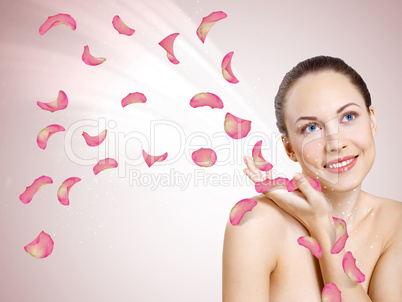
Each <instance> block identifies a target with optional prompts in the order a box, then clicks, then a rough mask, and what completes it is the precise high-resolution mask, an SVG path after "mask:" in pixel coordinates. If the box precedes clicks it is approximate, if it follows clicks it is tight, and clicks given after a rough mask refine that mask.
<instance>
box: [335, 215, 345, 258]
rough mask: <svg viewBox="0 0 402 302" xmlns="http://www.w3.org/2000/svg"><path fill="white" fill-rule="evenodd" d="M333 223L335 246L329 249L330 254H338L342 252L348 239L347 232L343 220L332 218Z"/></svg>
mask: <svg viewBox="0 0 402 302" xmlns="http://www.w3.org/2000/svg"><path fill="white" fill-rule="evenodd" d="M332 219H333V220H334V223H335V237H336V239H335V244H334V246H333V247H332V249H331V254H338V253H339V252H340V251H342V250H343V248H344V247H345V244H346V240H347V239H348V237H349V235H348V230H347V227H346V222H345V220H343V219H341V218H337V217H332Z"/></svg>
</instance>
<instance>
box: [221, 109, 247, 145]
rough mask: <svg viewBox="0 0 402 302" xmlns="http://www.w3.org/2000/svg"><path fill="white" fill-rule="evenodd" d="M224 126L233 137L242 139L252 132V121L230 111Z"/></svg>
mask: <svg viewBox="0 0 402 302" xmlns="http://www.w3.org/2000/svg"><path fill="white" fill-rule="evenodd" d="M224 128H225V132H226V133H227V134H228V135H229V136H230V137H231V138H234V139H240V138H243V137H246V136H247V134H248V133H249V132H250V129H251V121H248V120H243V119H241V118H238V117H236V116H234V115H233V114H230V113H229V112H228V113H226V116H225V122H224Z"/></svg>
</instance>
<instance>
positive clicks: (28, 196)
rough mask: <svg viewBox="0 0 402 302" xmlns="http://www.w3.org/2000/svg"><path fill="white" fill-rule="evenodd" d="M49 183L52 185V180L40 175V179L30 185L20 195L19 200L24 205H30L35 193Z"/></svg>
mask: <svg viewBox="0 0 402 302" xmlns="http://www.w3.org/2000/svg"><path fill="white" fill-rule="evenodd" d="M51 183H53V180H52V179H51V178H50V177H49V176H45V175H42V176H41V177H38V178H37V179H35V180H34V182H33V183H32V185H30V186H28V187H26V188H25V191H24V193H22V194H21V195H20V200H21V201H22V203H24V204H27V203H30V202H31V200H32V198H33V196H34V195H35V193H36V192H38V190H39V189H40V188H42V186H43V185H46V184H51Z"/></svg>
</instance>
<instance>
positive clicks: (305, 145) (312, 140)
mask: <svg viewBox="0 0 402 302" xmlns="http://www.w3.org/2000/svg"><path fill="white" fill-rule="evenodd" d="M323 144H324V143H323V140H322V138H321V135H320V134H319V133H317V135H316V134H314V135H308V136H306V137H304V138H303V139H301V140H300V141H299V142H298V154H297V155H298V158H299V162H300V164H302V165H303V164H305V165H307V164H310V165H314V164H315V163H317V162H320V161H321V160H320V157H321V155H322V151H323V147H324V145H323ZM301 161H302V162H301Z"/></svg>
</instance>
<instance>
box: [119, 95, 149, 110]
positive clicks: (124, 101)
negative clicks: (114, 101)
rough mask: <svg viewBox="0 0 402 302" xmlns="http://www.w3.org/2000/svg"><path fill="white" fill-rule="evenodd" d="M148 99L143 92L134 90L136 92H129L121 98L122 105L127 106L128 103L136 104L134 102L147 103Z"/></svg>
mask: <svg viewBox="0 0 402 302" xmlns="http://www.w3.org/2000/svg"><path fill="white" fill-rule="evenodd" d="M146 101H147V98H146V97H145V95H144V94H143V93H141V92H134V93H129V94H127V96H126V97H125V98H123V99H122V100H121V105H122V106H123V108H124V107H126V106H127V105H130V104H134V103H145V102H146Z"/></svg>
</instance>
